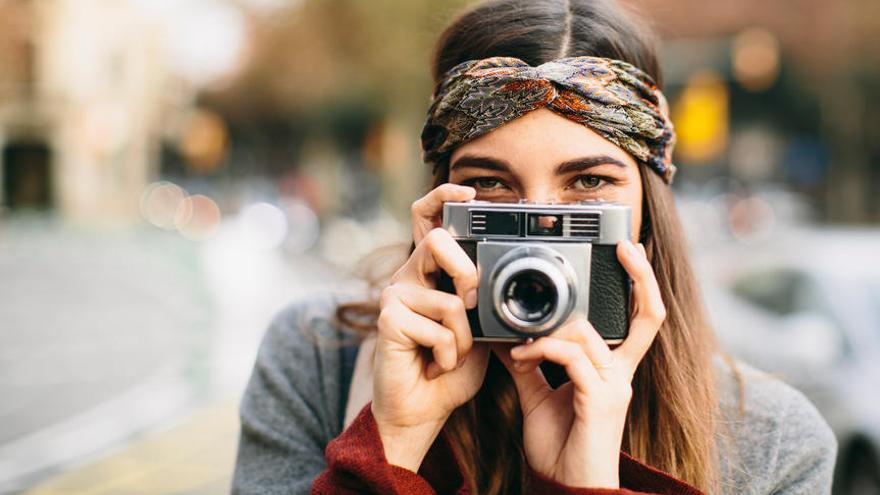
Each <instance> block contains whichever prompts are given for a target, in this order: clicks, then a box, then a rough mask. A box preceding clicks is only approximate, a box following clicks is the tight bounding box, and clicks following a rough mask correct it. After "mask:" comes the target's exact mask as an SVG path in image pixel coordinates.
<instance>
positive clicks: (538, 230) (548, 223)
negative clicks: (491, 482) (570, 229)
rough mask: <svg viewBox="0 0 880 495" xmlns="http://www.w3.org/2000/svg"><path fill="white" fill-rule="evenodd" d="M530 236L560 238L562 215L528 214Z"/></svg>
mask: <svg viewBox="0 0 880 495" xmlns="http://www.w3.org/2000/svg"><path fill="white" fill-rule="evenodd" d="M528 235H530V236H533V235H534V236H561V235H562V215H546V214H543V213H532V214H529V230H528Z"/></svg>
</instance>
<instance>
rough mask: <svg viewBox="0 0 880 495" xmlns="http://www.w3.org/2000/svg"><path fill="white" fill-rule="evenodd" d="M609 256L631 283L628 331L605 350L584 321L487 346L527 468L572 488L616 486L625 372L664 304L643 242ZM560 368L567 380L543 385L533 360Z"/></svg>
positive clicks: (649, 338) (653, 331)
mask: <svg viewBox="0 0 880 495" xmlns="http://www.w3.org/2000/svg"><path fill="white" fill-rule="evenodd" d="M617 256H618V258H619V259H620V261H621V263H622V264H623V266H624V268H625V269H626V271H627V272H628V273H629V275H630V277H632V279H633V282H634V287H633V298H634V300H635V312H634V314H633V317H632V320H631V323H630V328H629V335H628V337H627V338H626V340H625V341H624V342H623V344H621V345H620V346H619V347H618V348H616V349H614V350H611V349H610V348H609V347H608V345H607V344H606V343H605V341H604V340H603V339H602V337H601V336H600V335H599V334H598V333H597V332H596V330H595V329H594V328H593V327H592V325H590V323H589V322H588V321H586V319H584V318H578V319H574V320H572V321H570V322H568V323H566V324H565V325H564V326H563V327H561V328H560V329H558V330H557V331H556V332H554V333H553V334H551V335H549V336H546V337H541V338H539V339H537V340H535V341H534V342H532V343H527V344H523V345H519V346H516V347H514V348H512V349H510V352H509V354H508V352H507V350H506V348H504V347H501V346H498V345H496V346H494V350H495V353H496V354H497V355H498V357H499V358H500V359H501V360H502V361H503V362H504V364H505V366H506V367H507V369H508V370H509V371H510V374H511V376H512V377H513V380H514V382H515V384H516V388H517V392H518V393H519V400H520V407H521V408H522V412H523V437H524V438H523V444H524V450H525V455H526V460H527V462H528V463H529V466H531V468H532V469H534V470H535V471H537V472H538V473H540V474H542V475H544V476H546V477H548V478H551V479H553V480H555V481H557V482H559V483H562V484H564V485H568V486H575V487H591V488H619V483H620V478H619V473H618V463H619V460H620V447H621V442H622V440H623V429H624V423H625V421H626V412H627V408H628V407H629V402H630V399H631V398H632V377H633V375H634V374H635V370H636V367H637V366H638V364H639V362H640V361H641V360H642V358H643V357H644V355H645V353H646V352H647V351H648V348H649V347H650V346H651V343H652V342H653V341H654V337H655V336H656V335H657V331H658V330H659V329H660V325H661V324H662V323H663V320H664V319H665V318H666V308H665V306H664V305H663V301H662V299H661V297H660V289H659V287H658V286H657V279H656V278H655V277H654V272H653V270H652V269H651V265H650V263H649V262H648V259H647V257H646V255H645V249H644V247H643V246H642V245H641V244H639V245H634V244H632V243H631V242H621V243H620V244H619V245H618V247H617ZM544 360H547V361H552V362H554V363H557V364H559V365H562V366H564V367H565V370H566V372H567V373H568V376H569V378H570V379H571V381H569V382H567V383H566V384H564V385H562V386H560V387H559V388H557V389H555V390H554V389H551V388H550V386H549V385H548V384H547V381H546V379H545V378H544V375H543V373H542V372H541V370H540V368H539V367H538V365H539V364H540V363H541V361H544Z"/></svg>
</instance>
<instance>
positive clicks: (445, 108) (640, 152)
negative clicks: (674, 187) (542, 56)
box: [421, 57, 675, 184]
mask: <svg viewBox="0 0 880 495" xmlns="http://www.w3.org/2000/svg"><path fill="white" fill-rule="evenodd" d="M544 107H546V108H548V109H550V110H552V111H554V112H556V113H558V114H560V115H562V116H564V117H566V118H568V119H571V120H573V121H575V122H578V123H580V124H583V125H586V126H588V127H590V128H591V129H592V130H594V131H595V132H597V133H598V134H600V135H601V136H603V137H604V138H606V139H608V140H609V141H611V142H612V143H614V144H616V145H617V146H620V147H621V148H623V149H624V150H626V151H627V152H628V153H630V154H631V155H632V156H633V157H634V158H635V159H636V160H638V161H640V162H642V163H644V164H645V165H647V166H648V167H650V168H651V169H652V170H654V171H655V172H657V174H659V175H660V176H661V177H662V178H663V180H664V181H665V182H666V183H667V184H669V183H671V182H672V176H673V175H674V174H675V165H673V164H672V148H673V146H674V145H675V131H674V129H673V126H672V122H671V121H670V120H669V111H668V106H667V104H666V99H665V98H664V97H663V93H661V92H660V90H659V89H658V88H657V85H656V84H655V83H654V81H653V79H651V77H650V76H648V75H647V74H645V73H644V72H642V71H641V70H639V69H638V68H637V67H635V66H633V65H631V64H628V63H626V62H623V61H620V60H614V59H608V58H602V57H566V58H560V59H557V60H553V61H550V62H547V63H544V64H541V65H539V66H537V67H532V66H530V65H528V64H527V63H525V62H523V61H522V60H520V59H518V58H513V57H491V58H486V59H482V60H469V61H466V62H462V63H460V64H458V65H456V66H455V67H453V68H452V69H450V70H449V71H448V72H447V73H446V76H445V77H444V78H443V80H442V81H441V82H440V83H439V84H438V86H437V88H436V89H435V91H434V99H433V102H432V104H431V107H430V109H429V110H428V116H427V120H426V122H425V126H424V128H423V129H422V136H421V138H422V151H423V155H422V156H423V159H424V161H425V162H426V163H429V164H431V165H433V167H434V168H435V171H436V168H437V167H438V166H439V165H440V164H441V163H443V162H444V161H445V160H448V159H449V155H450V154H451V153H452V150H453V149H455V147H457V146H459V145H461V144H463V143H466V142H468V141H470V140H472V139H475V138H477V137H479V136H482V135H484V134H486V133H488V132H490V131H492V130H494V129H496V128H498V127H500V126H501V125H503V124H504V123H506V122H509V121H511V120H513V119H516V118H518V117H520V116H522V115H523V114H525V113H526V112H529V111H532V110H536V109H538V108H544Z"/></svg>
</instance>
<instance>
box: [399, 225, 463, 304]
mask: <svg viewBox="0 0 880 495" xmlns="http://www.w3.org/2000/svg"><path fill="white" fill-rule="evenodd" d="M439 270H443V271H444V272H446V274H447V275H449V277H451V278H452V282H453V284H454V285H455V292H456V293H457V294H458V296H459V297H461V299H462V301H464V303H465V307H467V308H473V307H474V306H476V305H477V267H476V266H475V265H474V262H473V261H471V259H470V258H469V257H468V255H467V254H466V253H465V252H464V250H462V249H461V246H459V245H458V243H457V242H455V239H453V238H452V236H451V235H450V234H449V232H447V231H446V230H444V229H441V228H436V229H434V230H432V231H430V232H428V235H426V236H425V238H424V239H423V240H422V242H421V243H419V245H418V246H416V250H415V251H413V254H412V256H410V258H409V260H408V261H407V262H406V264H404V266H403V268H401V270H400V271H399V272H398V273H397V274H395V276H394V278H395V279H396V280H395V281H397V280H399V281H409V282H415V283H418V284H419V285H423V286H425V287H430V288H434V286H435V282H434V281H433V280H432V278H431V277H430V276H429V275H431V274H434V273H436V272H437V271H439Z"/></svg>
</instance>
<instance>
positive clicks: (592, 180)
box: [573, 175, 609, 191]
mask: <svg viewBox="0 0 880 495" xmlns="http://www.w3.org/2000/svg"><path fill="white" fill-rule="evenodd" d="M608 182H609V181H608V180H607V179H606V178H604V177H600V176H598V175H582V176H580V177H578V178H576V179H575V180H574V183H573V186H574V187H573V188H574V189H579V190H582V191H584V190H590V189H599V188H600V187H602V186H604V185H605V184H606V183H608Z"/></svg>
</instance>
